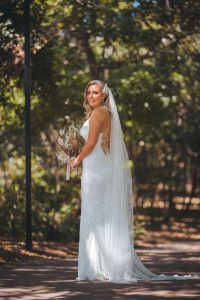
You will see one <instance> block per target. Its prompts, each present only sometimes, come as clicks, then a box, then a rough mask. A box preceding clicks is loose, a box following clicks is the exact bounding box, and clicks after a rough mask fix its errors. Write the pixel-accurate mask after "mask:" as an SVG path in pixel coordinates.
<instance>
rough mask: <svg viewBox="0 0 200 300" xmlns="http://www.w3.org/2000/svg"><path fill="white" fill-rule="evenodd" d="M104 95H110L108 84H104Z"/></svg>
mask: <svg viewBox="0 0 200 300" xmlns="http://www.w3.org/2000/svg"><path fill="white" fill-rule="evenodd" d="M102 93H103V94H106V95H108V85H107V83H105V84H104V86H103V89H102Z"/></svg>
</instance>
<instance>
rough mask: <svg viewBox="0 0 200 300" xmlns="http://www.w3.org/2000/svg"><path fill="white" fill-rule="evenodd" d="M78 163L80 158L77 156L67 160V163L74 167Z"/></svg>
mask: <svg viewBox="0 0 200 300" xmlns="http://www.w3.org/2000/svg"><path fill="white" fill-rule="evenodd" d="M79 164H80V160H79V158H78V157H76V158H74V159H71V160H70V161H69V165H70V167H71V168H75V167H77V166H78V165H79Z"/></svg>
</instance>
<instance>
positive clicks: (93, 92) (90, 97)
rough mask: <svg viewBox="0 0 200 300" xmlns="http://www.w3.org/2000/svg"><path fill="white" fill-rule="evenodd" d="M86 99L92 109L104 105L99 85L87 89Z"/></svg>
mask: <svg viewBox="0 0 200 300" xmlns="http://www.w3.org/2000/svg"><path fill="white" fill-rule="evenodd" d="M86 99H87V101H88V103H89V105H90V107H91V108H93V109H94V108H97V107H99V106H101V105H102V100H103V93H102V90H101V87H100V86H99V85H98V84H93V85H90V86H89V87H88V89H87V93H86Z"/></svg>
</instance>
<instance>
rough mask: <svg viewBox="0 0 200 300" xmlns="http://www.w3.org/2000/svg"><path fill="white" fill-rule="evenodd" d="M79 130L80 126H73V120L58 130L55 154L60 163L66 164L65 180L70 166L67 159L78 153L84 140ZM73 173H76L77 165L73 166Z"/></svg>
mask: <svg viewBox="0 0 200 300" xmlns="http://www.w3.org/2000/svg"><path fill="white" fill-rule="evenodd" d="M79 131H80V126H78V125H77V126H75V125H74V123H73V122H72V124H71V125H70V126H68V127H64V128H63V129H60V131H59V137H58V140H57V143H58V150H57V152H56V156H57V159H58V161H59V163H60V164H67V173H66V180H69V179H70V170H71V167H70V165H69V161H70V160H71V159H74V158H75V157H76V156H77V155H78V154H79V153H80V150H81V148H82V147H83V145H84V144H85V140H84V138H83V137H82V136H81V135H80V133H79ZM75 173H76V174H78V167H76V168H75Z"/></svg>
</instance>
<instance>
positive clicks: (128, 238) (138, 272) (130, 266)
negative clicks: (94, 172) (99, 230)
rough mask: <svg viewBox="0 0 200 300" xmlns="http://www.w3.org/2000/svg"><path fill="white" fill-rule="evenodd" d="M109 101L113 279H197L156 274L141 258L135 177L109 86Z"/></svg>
mask: <svg viewBox="0 0 200 300" xmlns="http://www.w3.org/2000/svg"><path fill="white" fill-rule="evenodd" d="M106 89H107V93H108V103H109V106H110V110H111V140H110V155H109V157H110V162H111V167H112V174H113V177H112V186H111V197H110V202H111V203H110V206H109V213H108V216H109V218H108V221H107V224H106V231H105V232H106V233H105V235H106V236H105V238H106V245H107V246H108V249H107V251H108V253H109V258H110V259H109V262H108V273H109V274H110V275H109V277H110V278H109V279H110V280H111V281H114V282H115V281H116V282H123V281H125V282H127V281H132V282H134V281H135V282H136V281H138V280H140V279H143V280H168V279H169V280H177V279H196V278H198V279H199V278H200V277H199V276H195V275H194V276H191V275H183V276H178V275H174V276H167V275H164V274H160V275H156V274H154V273H152V272H151V271H149V270H148V269H147V268H146V267H145V266H144V265H143V264H142V262H141V261H140V259H139V257H138V256H137V254H136V252H135V250H134V227H133V202H132V201H133V197H132V176H131V170H130V167H129V157H128V153H127V149H126V146H125V143H124V139H123V133H122V128H121V123H120V119H119V115H118V111H117V107H116V103H115V99H114V97H113V94H112V92H111V90H110V88H109V87H107V85H106Z"/></svg>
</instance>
